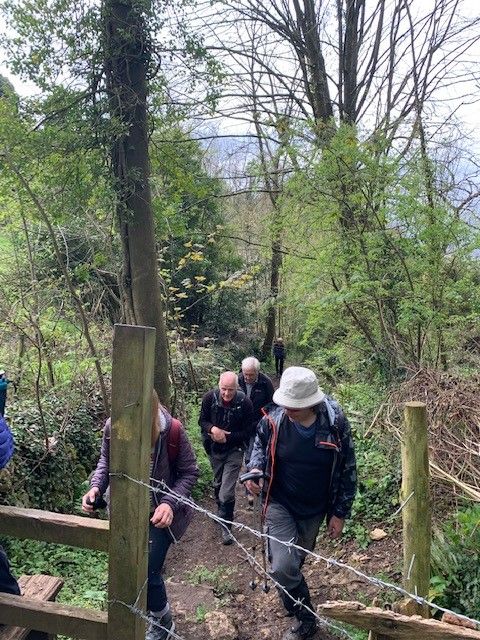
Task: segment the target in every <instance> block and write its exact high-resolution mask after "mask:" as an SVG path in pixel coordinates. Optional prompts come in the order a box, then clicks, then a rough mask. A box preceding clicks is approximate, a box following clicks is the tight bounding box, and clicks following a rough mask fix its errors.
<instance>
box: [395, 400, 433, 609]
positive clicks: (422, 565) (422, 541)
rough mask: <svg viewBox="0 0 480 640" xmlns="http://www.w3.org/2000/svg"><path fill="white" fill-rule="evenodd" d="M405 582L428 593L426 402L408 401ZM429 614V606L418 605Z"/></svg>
mask: <svg viewBox="0 0 480 640" xmlns="http://www.w3.org/2000/svg"><path fill="white" fill-rule="evenodd" d="M401 501H402V504H404V506H403V509H402V516H403V585H404V587H405V589H407V591H409V592H410V593H414V594H415V595H419V596H422V597H427V596H428V590H429V584H430V544H431V505H430V490H429V468H428V427H427V409H426V405H425V404H424V403H423V402H407V403H406V404H405V426H404V430H403V437H402V489H401ZM414 608H415V611H416V613H419V614H421V615H423V616H424V617H428V607H426V606H421V605H415V607H414Z"/></svg>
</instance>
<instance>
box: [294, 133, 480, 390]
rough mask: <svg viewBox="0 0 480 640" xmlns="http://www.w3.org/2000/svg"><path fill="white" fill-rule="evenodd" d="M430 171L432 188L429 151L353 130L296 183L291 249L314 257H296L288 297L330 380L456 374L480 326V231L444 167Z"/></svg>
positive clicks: (309, 353)
mask: <svg viewBox="0 0 480 640" xmlns="http://www.w3.org/2000/svg"><path fill="white" fill-rule="evenodd" d="M430 168H431V171H432V172H433V175H434V184H433V186H432V185H430V184H429V183H428V182H427V177H426V173H425V171H426V170H425V161H424V158H423V157H422V156H421V154H420V152H419V150H418V149H416V148H414V147H412V152H411V153H410V154H409V155H408V156H401V157H397V156H396V155H395V152H394V150H393V149H392V148H391V147H389V146H388V145H387V144H385V143H383V142H382V141H381V140H379V139H378V138H377V139H369V140H368V141H366V142H362V141H361V140H360V139H359V136H358V133H357V132H356V131H355V130H354V129H353V128H351V127H348V126H342V127H340V128H339V130H338V131H337V133H336V135H335V136H334V138H333V139H332V142H331V144H330V145H329V147H328V148H327V149H325V150H324V151H323V152H322V155H321V157H320V158H319V159H318V160H316V159H315V160H313V161H312V162H311V164H310V165H309V166H308V167H306V168H305V169H302V171H298V172H297V173H296V175H295V176H294V177H293V178H292V179H291V181H290V182H289V184H288V187H287V190H286V193H285V195H284V196H283V199H282V207H283V210H284V214H283V215H284V216H285V220H286V221H287V222H288V223H289V224H287V225H286V230H287V237H286V239H285V242H286V244H289V245H290V246H292V247H293V248H294V249H295V250H296V251H297V252H298V253H299V254H300V253H301V254H305V253H308V255H309V257H311V258H312V259H311V260H305V259H301V258H299V257H296V256H294V255H290V256H288V257H287V258H286V261H285V269H284V270H285V273H286V274H287V273H288V274H289V278H288V281H287V285H286V286H287V287H288V292H287V293H286V294H284V295H285V297H286V300H287V301H288V302H287V304H289V306H290V308H293V309H294V311H293V313H294V315H295V317H296V318H298V322H297V323H295V321H294V322H293V323H292V326H294V327H297V328H296V330H295V333H297V335H298V337H299V341H300V344H301V347H302V349H303V352H304V356H305V357H306V358H307V359H309V360H311V361H312V362H314V363H315V364H316V365H317V367H318V368H319V369H320V371H321V372H322V374H323V376H324V377H325V378H327V380H329V381H332V382H333V381H335V380H336V379H338V378H344V379H345V378H346V377H347V378H350V379H352V378H358V376H362V377H363V378H364V379H371V378H372V377H373V378H374V379H377V378H378V377H380V378H381V379H383V380H384V381H385V380H386V381H390V380H392V379H398V378H399V377H401V376H402V375H403V372H404V371H405V368H408V367H418V366H421V365H425V364H430V365H433V366H444V367H445V366H448V364H449V362H448V361H449V358H451V355H450V354H451V352H452V351H453V350H454V349H456V348H457V349H458V350H460V349H461V346H462V344H463V339H464V335H465V332H468V331H469V330H471V329H472V328H473V326H474V323H475V322H477V321H478V316H479V313H480V296H479V287H478V280H479V270H478V262H477V261H476V260H475V259H473V256H474V252H475V250H476V249H477V248H478V234H476V233H475V231H474V230H472V228H471V226H470V225H469V224H468V221H467V220H464V219H462V217H461V216H459V215H458V211H457V209H456V206H455V198H456V194H455V191H454V190H453V189H452V187H451V184H450V183H449V184H444V182H443V175H444V173H445V172H444V171H443V167H442V166H441V164H440V163H437V164H434V163H430ZM305 238H308V240H309V241H308V245H305V242H304V239H305ZM306 247H308V252H307V249H306ZM292 253H293V252H292Z"/></svg>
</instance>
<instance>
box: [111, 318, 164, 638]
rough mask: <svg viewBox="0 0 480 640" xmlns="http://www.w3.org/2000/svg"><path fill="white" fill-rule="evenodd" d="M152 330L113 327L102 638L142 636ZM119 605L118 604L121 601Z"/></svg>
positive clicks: (144, 592) (152, 354)
mask: <svg viewBox="0 0 480 640" xmlns="http://www.w3.org/2000/svg"><path fill="white" fill-rule="evenodd" d="M154 349H155V329H153V328H151V327H134V326H129V325H115V332H114V338H113V369H112V437H111V442H110V474H111V476H110V501H111V503H110V545H109V566H108V572H109V582H108V602H109V604H108V640H143V638H144V637H145V622H144V620H142V619H141V618H140V617H139V616H136V615H135V614H134V613H133V612H132V611H131V610H130V609H129V608H128V606H125V605H129V606H135V607H138V609H142V610H143V611H145V609H146V593H147V587H146V580H147V564H148V555H147V549H148V547H147V545H148V516H149V500H150V497H149V492H148V490H147V489H146V487H144V486H141V485H139V484H136V483H134V482H132V481H131V480H129V479H128V478H126V477H125V476H130V477H131V478H135V479H138V480H140V481H142V482H145V483H148V461H149V456H150V446H151V422H152V419H151V398H152V388H153V368H154ZM122 603H123V604H122Z"/></svg>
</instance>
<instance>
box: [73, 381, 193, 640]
mask: <svg viewBox="0 0 480 640" xmlns="http://www.w3.org/2000/svg"><path fill="white" fill-rule="evenodd" d="M173 420H174V418H172V416H171V415H170V414H169V413H168V411H167V410H166V409H165V408H164V407H163V406H162V405H161V404H160V402H159V400H158V396H157V394H156V392H155V391H153V397H152V453H151V462H150V482H151V484H152V486H153V487H156V486H162V484H163V483H165V484H166V485H167V486H168V487H169V488H170V489H171V491H172V493H175V494H179V495H180V496H184V497H185V498H188V497H189V496H190V492H191V490H192V487H193V485H194V484H195V482H196V481H197V478H198V476H199V470H198V466H197V462H196V460H195V454H194V453H193V449H192V446H191V444H190V442H189V441H188V438H187V435H186V433H185V430H184V429H183V427H181V428H180V433H179V440H178V453H177V454H176V456H175V461H174V462H173V463H172V464H171V463H170V460H169V455H168V453H169V452H168V446H167V443H168V434H169V431H170V429H171V428H172V421H173ZM110 433H111V422H110V418H109V419H108V420H107V422H106V424H105V428H104V432H103V440H102V448H101V452H100V458H99V461H98V464H97V467H96V469H95V471H94V472H93V475H92V478H91V480H90V491H88V492H87V493H86V494H85V495H84V496H83V499H82V509H83V510H84V511H86V512H87V513H91V512H92V511H93V508H94V506H93V503H94V502H95V499H96V498H97V499H98V498H99V497H100V496H102V495H103V494H104V493H105V492H106V491H107V488H108V484H109V462H110ZM191 518H192V508H191V507H189V506H188V505H186V504H185V503H184V502H181V501H179V500H177V499H176V498H175V497H174V496H173V495H171V494H164V493H160V492H155V491H151V492H150V523H149V545H148V546H149V553H148V586H147V609H148V617H149V624H148V628H147V633H146V636H145V640H167V639H168V638H171V637H172V636H173V634H174V631H175V623H174V621H173V619H172V614H171V612H170V606H169V604H168V600H167V593H166V590H165V582H164V580H163V577H162V575H161V571H162V567H163V563H164V561H165V556H166V555H167V551H168V548H169V546H170V544H171V543H172V542H177V541H178V540H179V539H180V538H181V537H182V535H183V534H184V533H185V530H186V528H187V526H188V524H189V522H190V520H191Z"/></svg>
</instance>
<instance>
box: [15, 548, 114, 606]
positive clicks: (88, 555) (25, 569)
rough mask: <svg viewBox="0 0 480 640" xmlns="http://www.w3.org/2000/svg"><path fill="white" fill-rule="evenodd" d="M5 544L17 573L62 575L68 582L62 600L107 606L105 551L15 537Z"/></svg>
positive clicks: (106, 561)
mask: <svg viewBox="0 0 480 640" xmlns="http://www.w3.org/2000/svg"><path fill="white" fill-rule="evenodd" d="M5 546H6V550H7V553H8V557H9V560H10V564H11V566H12V570H13V572H14V574H15V575H17V576H18V575H21V574H23V573H25V574H27V575H32V574H36V573H44V574H48V575H53V576H58V577H61V578H63V579H64V580H65V584H64V586H63V588H62V590H61V591H60V594H59V596H58V601H59V602H65V603H68V604H73V605H76V606H79V607H91V608H95V609H105V608H106V597H107V593H106V584H107V575H108V557H107V554H106V553H101V552H100V551H85V550H84V549H75V548H73V547H67V546H65V545H54V544H48V543H46V542H37V541H34V540H15V539H13V538H8V539H7V540H6V541H5Z"/></svg>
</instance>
